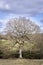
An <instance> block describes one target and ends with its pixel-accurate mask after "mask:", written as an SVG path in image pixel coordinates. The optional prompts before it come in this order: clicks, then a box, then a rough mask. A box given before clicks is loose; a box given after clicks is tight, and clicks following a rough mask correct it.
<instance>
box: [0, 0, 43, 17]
mask: <svg viewBox="0 0 43 65" xmlns="http://www.w3.org/2000/svg"><path fill="white" fill-rule="evenodd" d="M0 10H5V11H7V10H9V11H10V12H9V11H8V12H9V13H14V14H26V15H29V16H35V15H39V14H41V13H43V0H0Z"/></svg>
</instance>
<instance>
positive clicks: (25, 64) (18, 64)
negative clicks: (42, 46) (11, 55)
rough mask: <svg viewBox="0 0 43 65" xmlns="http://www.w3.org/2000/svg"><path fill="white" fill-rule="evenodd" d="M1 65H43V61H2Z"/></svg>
mask: <svg viewBox="0 0 43 65" xmlns="http://www.w3.org/2000/svg"><path fill="white" fill-rule="evenodd" d="M0 65H43V60H31V59H0Z"/></svg>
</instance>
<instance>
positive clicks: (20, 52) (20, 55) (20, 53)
mask: <svg viewBox="0 0 43 65" xmlns="http://www.w3.org/2000/svg"><path fill="white" fill-rule="evenodd" d="M19 58H22V49H20V50H19Z"/></svg>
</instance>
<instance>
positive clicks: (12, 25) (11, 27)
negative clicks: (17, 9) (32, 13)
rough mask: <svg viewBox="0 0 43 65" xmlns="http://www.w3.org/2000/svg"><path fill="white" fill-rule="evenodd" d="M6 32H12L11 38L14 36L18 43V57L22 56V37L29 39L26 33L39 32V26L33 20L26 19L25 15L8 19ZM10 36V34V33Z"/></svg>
mask: <svg viewBox="0 0 43 65" xmlns="http://www.w3.org/2000/svg"><path fill="white" fill-rule="evenodd" d="M6 32H7V34H12V37H13V38H12V39H14V38H16V42H15V43H19V44H20V50H19V53H20V58H22V46H23V44H24V39H23V38H24V37H26V39H28V40H29V37H28V35H29V34H33V33H39V32H40V27H39V26H38V25H36V24H35V23H34V22H32V21H30V20H29V19H26V18H25V17H20V18H15V19H11V20H10V21H8V23H7V24H6ZM10 36H11V35H10Z"/></svg>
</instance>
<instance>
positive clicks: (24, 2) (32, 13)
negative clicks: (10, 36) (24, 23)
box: [0, 0, 43, 32]
mask: <svg viewBox="0 0 43 65" xmlns="http://www.w3.org/2000/svg"><path fill="white" fill-rule="evenodd" d="M19 16H24V17H28V18H29V19H30V20H32V21H34V22H35V23H36V24H38V25H39V26H40V28H41V30H42V32H43V0H0V31H1V32H2V31H3V29H4V28H5V25H6V23H7V21H8V20H9V19H11V18H15V17H19Z"/></svg>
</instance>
